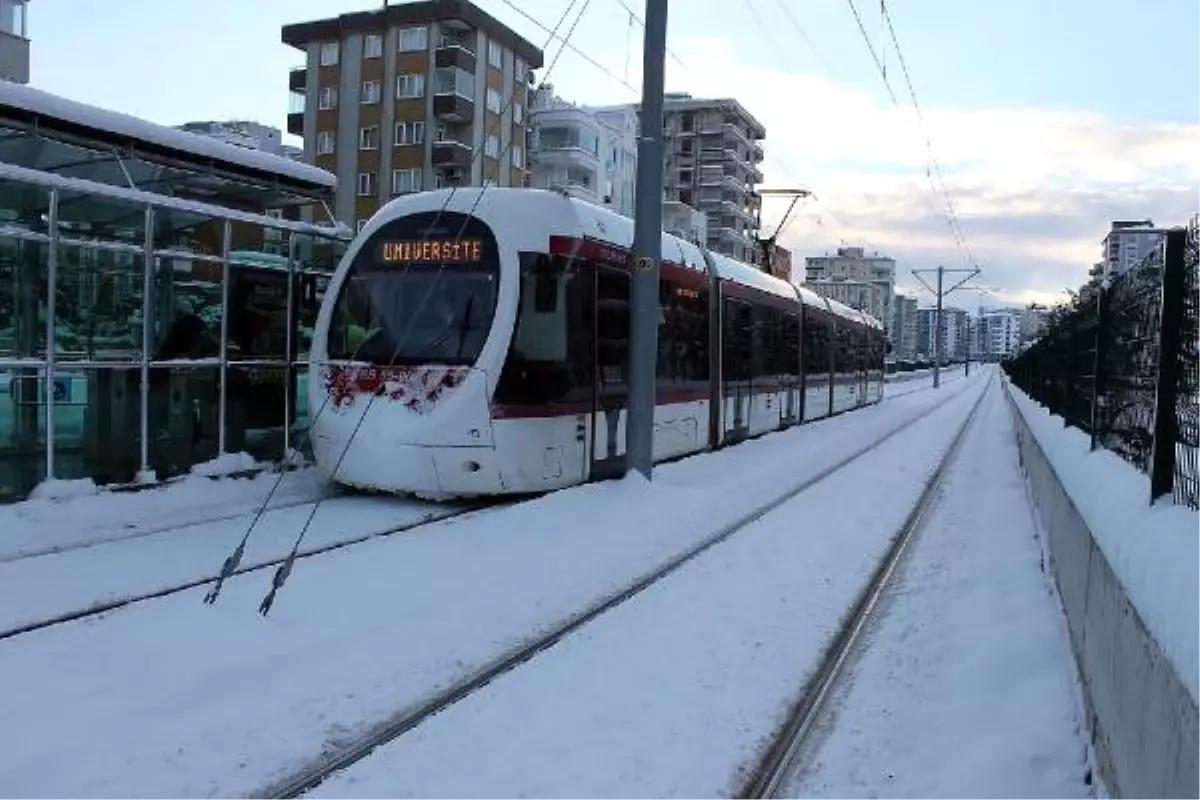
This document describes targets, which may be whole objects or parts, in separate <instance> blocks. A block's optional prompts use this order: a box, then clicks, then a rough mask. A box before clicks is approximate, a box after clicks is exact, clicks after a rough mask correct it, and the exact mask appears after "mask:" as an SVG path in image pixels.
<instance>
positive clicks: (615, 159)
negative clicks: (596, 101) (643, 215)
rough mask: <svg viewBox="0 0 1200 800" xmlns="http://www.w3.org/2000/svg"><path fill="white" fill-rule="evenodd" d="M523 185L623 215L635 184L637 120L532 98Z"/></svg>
mask: <svg viewBox="0 0 1200 800" xmlns="http://www.w3.org/2000/svg"><path fill="white" fill-rule="evenodd" d="M529 111H530V120H531V136H530V139H531V142H530V150H529V154H530V173H529V185H530V186H532V187H534V188H539V189H561V190H563V191H566V192H567V193H568V194H570V195H572V196H573V197H578V198H579V199H581V200H585V201H587V202H589V203H594V204H596V205H600V206H604V207H606V208H609V209H612V210H613V211H615V212H617V213H618V214H623V215H625V216H628V217H632V216H633V212H634V186H635V185H636V181H637V117H636V115H635V114H634V113H633V112H632V110H631V109H628V108H605V109H590V108H587V107H584V106H577V105H574V104H573V103H568V102H567V101H565V100H563V99H561V98H559V97H557V96H555V94H554V87H553V86H551V85H549V84H547V85H545V86H542V87H541V88H539V89H538V90H537V91H536V92H535V93H534V96H533V103H532V105H531V107H530V109H529Z"/></svg>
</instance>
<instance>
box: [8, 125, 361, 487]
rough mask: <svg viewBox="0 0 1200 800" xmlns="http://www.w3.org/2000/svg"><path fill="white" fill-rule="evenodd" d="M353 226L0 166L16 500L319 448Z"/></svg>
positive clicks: (11, 481) (10, 466)
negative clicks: (52, 483) (324, 341)
mask: <svg viewBox="0 0 1200 800" xmlns="http://www.w3.org/2000/svg"><path fill="white" fill-rule="evenodd" d="M0 149H2V146H0ZM349 235H350V232H349V230H348V229H346V228H345V227H344V226H341V227H337V228H334V227H331V226H327V225H314V224H310V223H306V222H301V221H298V220H288V219H283V218H282V216H280V217H276V216H269V215H267V214H265V213H253V212H250V211H245V210H239V209H237V208H230V207H226V206H220V205H213V204H208V203H204V202H199V201H196V200H192V199H183V198H180V197H178V196H168V195H164V194H158V193H154V192H149V191H145V190H142V189H134V188H128V187H122V186H114V185H111V184H105V183H99V182H96V181H93V180H88V179H85V178H81V177H71V176H64V175H61V174H58V173H56V172H47V171H44V170H41V169H31V168H27V167H24V166H18V165H17V164H13V163H0V502H3V501H6V500H14V499H19V498H21V497H23V496H25V495H26V494H28V492H29V491H30V490H31V489H32V488H33V487H34V486H36V485H37V484H38V483H39V482H41V481H42V480H44V479H46V478H48V477H49V478H59V479H70V478H85V477H86V478H92V479H94V480H95V481H96V482H97V483H109V484H114V483H115V484H123V483H132V482H138V481H147V480H154V479H155V478H157V479H158V480H162V479H164V478H166V477H169V476H172V475H176V474H180V473H182V472H186V471H187V470H188V469H189V468H190V467H192V466H193V465H195V464H197V463H200V462H203V461H207V460H209V459H212V458H214V457H216V456H217V455H218V454H220V453H226V452H238V451H246V452H249V453H250V454H251V455H253V456H255V457H256V458H258V459H260V460H279V459H282V458H284V457H285V456H286V455H287V454H288V453H289V451H292V450H296V451H300V452H304V451H305V450H306V449H307V445H306V441H305V431H306V429H307V420H306V416H307V414H306V402H305V386H306V381H307V375H306V372H307V367H308V348H309V343H310V342H311V337H312V329H313V325H314V324H315V320H316V315H317V311H318V309H319V307H320V303H321V298H322V296H323V293H324V289H325V284H326V282H327V281H328V277H329V275H330V274H331V273H332V271H333V270H334V268H335V267H336V266H337V263H338V260H339V259H340V258H341V255H342V253H343V251H344V248H345V246H346V244H347V241H348V239H349Z"/></svg>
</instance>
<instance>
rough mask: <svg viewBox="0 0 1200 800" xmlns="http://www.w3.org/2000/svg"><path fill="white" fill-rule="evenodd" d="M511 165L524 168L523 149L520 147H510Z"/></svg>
mask: <svg viewBox="0 0 1200 800" xmlns="http://www.w3.org/2000/svg"><path fill="white" fill-rule="evenodd" d="M512 165H513V166H514V167H516V168H517V169H525V149H524V148H521V147H513V149H512Z"/></svg>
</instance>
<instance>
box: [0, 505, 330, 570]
mask: <svg viewBox="0 0 1200 800" xmlns="http://www.w3.org/2000/svg"><path fill="white" fill-rule="evenodd" d="M336 496H337V495H335V494H328V493H326V494H322V495H320V496H317V497H313V496H308V497H297V498H291V499H288V500H283V501H280V502H278V503H272V504H271V505H269V506H267V510H266V513H268V514H270V513H272V512H275V511H284V510H286V509H289V508H296V507H297V506H304V505H312V504H313V503H320V502H324V501H326V500H331V499H333V498H334V497H336ZM256 508H257V504H256V505H255V506H254V507H250V508H245V507H244V508H243V509H242V510H241V511H231V512H228V513H224V514H213V515H211V516H202V517H198V518H196V519H189V520H187V521H186V522H182V523H173V524H170V525H157V526H154V527H149V528H140V529H137V530H132V531H127V532H124V533H114V534H113V535H111V536H100V537H97V538H95V539H87V540H85V541H79V542H70V543H68V544H62V545H50V546H47V547H42V548H38V549H33V550H23V551H21V552H18V553H11V554H9V555H4V556H0V564H11V563H13V562H15V561H23V560H25V559H27V558H39V557H41V556H50V555H60V554H62V553H71V552H74V551H76V550H87V549H89V548H92V547H103V546H104V545H109V544H114V543H116V542H127V541H130V540H132V539H144V538H146V537H149V536H162V535H164V534H169V533H176V532H179V531H183V530H187V529H188V528H194V527H196V526H198V525H211V524H213V523H216V522H228V521H229V520H232V519H238V518H239V517H246V518H250V517H252V516H254V512H255V510H256Z"/></svg>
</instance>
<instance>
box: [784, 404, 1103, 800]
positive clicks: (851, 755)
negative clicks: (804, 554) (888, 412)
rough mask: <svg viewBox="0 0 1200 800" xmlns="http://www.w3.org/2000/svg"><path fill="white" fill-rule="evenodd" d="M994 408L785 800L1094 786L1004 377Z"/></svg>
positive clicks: (1050, 793)
mask: <svg viewBox="0 0 1200 800" xmlns="http://www.w3.org/2000/svg"><path fill="white" fill-rule="evenodd" d="M980 412H981V414H982V417H981V418H980V419H979V420H978V421H977V422H976V424H974V425H973V426H972V428H971V429H970V431H969V432H968V433H967V438H966V440H965V441H964V442H963V448H962V450H960V452H959V454H958V456H957V458H956V460H955V462H954V464H953V466H952V468H951V470H950V472H949V474H948V475H947V477H946V480H945V483H944V484H943V491H942V492H941V494H940V496H939V498H938V499H937V500H936V504H935V506H934V507H933V509H932V510H931V511H930V512H929V514H928V516H927V517H926V519H925V522H924V524H923V525H922V528H921V530H920V531H919V533H918V535H917V538H916V539H915V540H914V541H913V542H912V544H911V545H910V550H909V553H908V555H907V557H906V559H905V561H904V562H902V564H901V566H900V568H899V569H898V570H897V573H896V575H895V577H894V579H893V584H892V586H891V588H890V589H889V590H888V592H887V593H886V594H885V595H884V600H883V603H882V604H881V609H882V611H883V613H882V615H881V616H880V617H877V619H876V624H875V625H874V626H873V627H872V629H871V630H870V631H869V633H868V635H867V636H866V637H865V639H864V645H865V646H864V647H862V648H860V653H861V656H860V657H859V658H858V659H857V660H856V661H854V662H852V667H851V668H850V670H849V671H848V673H847V674H846V675H845V676H844V677H843V681H842V682H841V684H840V685H839V688H838V690H836V691H835V692H834V693H833V694H832V695H831V696H830V698H829V703H828V707H829V708H830V709H832V710H833V712H832V714H828V715H826V718H825V719H824V720H823V724H822V725H821V726H820V729H821V731H822V732H823V733H824V734H826V737H825V738H824V740H823V741H822V743H821V744H820V746H819V748H817V749H816V750H814V751H812V752H810V753H808V754H806V755H807V756H808V758H806V759H805V760H806V761H807V763H808V768H807V769H806V770H805V772H804V773H803V774H801V775H797V776H793V777H794V780H793V781H792V783H791V785H790V786H787V787H785V788H784V792H783V794H784V795H785V796H787V797H981V796H987V797H1086V796H1090V793H1091V790H1092V787H1091V786H1090V785H1089V783H1088V779H1089V777H1090V776H1089V773H1090V771H1091V761H1090V755H1089V751H1088V747H1087V741H1086V737H1085V736H1084V735H1083V733H1082V730H1083V720H1082V712H1081V710H1080V709H1081V706H1082V696H1081V690H1080V688H1079V686H1078V683H1077V681H1076V677H1075V666H1074V662H1073V659H1072V655H1071V649H1070V643H1069V640H1068V635H1067V630H1066V623H1065V619H1064V617H1063V612H1062V607H1061V604H1060V601H1059V599H1058V594H1057V592H1056V590H1055V588H1054V583H1053V579H1052V578H1051V576H1049V575H1048V574H1047V573H1046V572H1045V571H1044V569H1045V566H1044V561H1043V553H1042V547H1043V542H1044V541H1045V540H1044V537H1043V536H1042V535H1041V533H1040V531H1039V526H1038V525H1037V522H1036V517H1035V515H1034V513H1033V510H1032V509H1031V508H1028V501H1027V495H1026V488H1025V478H1024V475H1023V474H1022V473H1021V469H1020V464H1019V461H1018V453H1017V447H1016V443H1015V441H1014V439H1013V434H1012V424H1011V421H1010V420H1009V417H1008V413H1009V412H1008V407H1007V401H1006V400H1005V399H1004V395H1003V388H1002V387H1001V386H1000V385H999V382H998V381H997V385H995V386H994V387H993V388H992V389H991V390H990V391H989V393H988V397H987V398H986V399H985V400H984V406H983V408H981V409H980ZM1022 506H1025V508H1022ZM1026 508H1028V510H1026Z"/></svg>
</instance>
